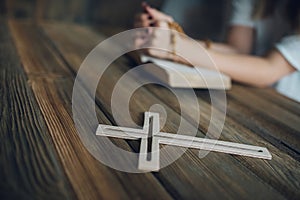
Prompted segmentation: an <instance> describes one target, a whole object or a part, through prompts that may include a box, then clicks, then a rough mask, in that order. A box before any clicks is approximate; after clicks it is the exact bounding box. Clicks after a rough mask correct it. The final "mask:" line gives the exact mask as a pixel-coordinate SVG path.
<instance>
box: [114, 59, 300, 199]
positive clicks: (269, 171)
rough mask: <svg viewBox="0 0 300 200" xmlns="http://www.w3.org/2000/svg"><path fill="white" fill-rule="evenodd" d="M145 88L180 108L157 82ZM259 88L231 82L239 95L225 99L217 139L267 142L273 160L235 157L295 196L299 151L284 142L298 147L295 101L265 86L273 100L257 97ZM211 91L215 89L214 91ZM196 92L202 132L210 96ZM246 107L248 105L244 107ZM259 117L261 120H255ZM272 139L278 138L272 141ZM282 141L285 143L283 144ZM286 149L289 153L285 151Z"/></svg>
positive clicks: (299, 184) (298, 184)
mask: <svg viewBox="0 0 300 200" xmlns="http://www.w3.org/2000/svg"><path fill="white" fill-rule="evenodd" d="M122 63H123V64H122ZM129 65H130V63H128V61H127V62H126V60H123V61H122V62H119V68H120V69H124V70H123V72H125V71H126V70H128V68H129V67H128V66H129ZM141 78H142V77H135V80H140V79H141ZM145 78H146V77H145ZM146 88H147V89H148V90H149V91H151V92H152V93H153V94H155V96H156V97H157V98H159V99H160V101H162V102H164V103H165V104H167V105H169V106H170V107H171V108H172V109H174V110H175V111H176V112H178V113H180V108H179V107H178V104H177V102H176V101H177V100H176V98H175V97H174V95H172V94H171V92H170V91H168V90H166V89H164V88H162V87H159V86H147V87H146ZM259 91H261V93H262V92H263V91H262V90H261V89H256V88H249V87H245V86H239V85H235V86H234V88H233V89H232V91H230V93H229V96H230V97H231V96H232V95H233V94H234V95H236V96H239V98H240V99H239V100H234V99H232V98H230V99H229V102H228V112H229V114H228V116H227V118H226V123H225V127H224V129H223V132H222V135H221V139H223V140H229V141H235V142H242V143H248V144H253V145H261V146H267V147H268V148H269V150H270V151H271V152H272V154H273V160H272V161H270V162H269V161H267V162H266V161H263V160H259V159H252V158H244V157H239V156H237V157H236V159H237V160H239V161H240V162H241V163H243V164H244V165H245V166H246V167H247V168H249V169H250V170H251V171H252V172H253V173H255V174H257V176H258V177H260V178H261V179H263V180H264V181H265V182H267V183H269V184H270V185H271V186H272V187H274V188H275V189H276V190H278V191H280V192H281V193H282V194H283V195H285V196H286V197H288V198H291V197H298V196H300V193H299V187H300V182H299V180H300V179H299V178H300V171H299V170H298V168H299V164H300V163H299V159H298V158H299V153H297V151H295V150H292V151H291V149H290V148H287V147H286V146H289V144H290V145H293V147H299V145H300V144H299V142H300V139H299V138H298V135H299V129H298V127H297V126H298V123H297V119H298V118H299V117H297V115H295V113H297V112H299V110H300V109H298V108H299V104H297V103H295V102H293V101H290V100H288V99H286V98H285V97H282V96H281V95H279V94H277V93H275V92H274V90H273V91H270V90H268V89H267V90H266V92H268V94H269V95H270V96H269V97H268V98H269V99H270V98H272V99H273V101H276V102H277V103H275V102H272V101H271V102H269V101H268V98H267V99H265V98H261V97H259V95H258V92H259ZM214 92H215V93H217V91H214ZM180 93H181V94H182V96H186V100H185V102H184V104H183V106H185V107H186V108H187V107H189V108H190V110H193V109H197V108H196V107H193V105H192V102H190V98H189V97H188V93H187V92H185V90H181V91H180ZM162 94H163V95H162ZM197 94H198V95H199V97H203V99H202V98H199V105H200V109H201V110H202V113H201V116H200V119H201V121H200V126H199V128H200V130H201V131H203V132H206V131H207V127H208V124H209V121H210V117H211V116H210V110H211V109H212V108H211V106H210V100H209V99H207V97H209V94H208V92H207V91H201V90H198V91H197ZM243 97H245V98H243ZM140 98H141V97H140ZM277 98H278V99H277ZM276 99H277V100H276ZM280 100H281V101H280ZM244 102H246V103H244ZM241 103H242V105H241ZM259 103H260V104H259ZM281 105H286V107H287V108H290V109H291V108H293V112H291V110H290V109H286V110H285V109H282V106H281ZM248 107H251V108H252V109H248ZM232 110H236V112H235V113H234V114H233V113H232ZM274 113H275V114H274ZM276 113H277V114H276ZM261 115H262V116H263V118H262V117H261ZM184 116H185V117H187V119H188V120H189V121H190V122H192V121H193V118H192V117H191V116H190V115H189V113H184ZM249 119H251V120H249ZM259 121H260V122H261V123H257V122H259ZM253 122H254V123H253ZM256 123H257V124H256ZM212 124H214V127H218V122H217V121H215V122H214V121H212ZM244 124H246V125H244ZM243 125H244V126H243ZM216 129H217V128H215V130H216ZM213 130H214V129H213ZM262 130H272V132H268V135H265V132H264V131H262ZM210 134H211V135H215V133H214V131H213V132H210ZM257 135H258V136H257ZM271 137H272V138H271ZM275 140H276V141H280V142H274V141H275ZM282 141H283V142H286V143H287V144H288V145H283V142H282ZM287 153H288V154H289V155H287ZM291 156H292V157H291Z"/></svg>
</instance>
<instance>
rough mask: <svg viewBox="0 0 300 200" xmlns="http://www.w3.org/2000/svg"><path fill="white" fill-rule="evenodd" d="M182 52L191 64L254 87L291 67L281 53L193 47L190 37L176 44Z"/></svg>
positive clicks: (271, 80)
mask: <svg viewBox="0 0 300 200" xmlns="http://www.w3.org/2000/svg"><path fill="white" fill-rule="evenodd" d="M178 45H180V47H179V48H180V49H181V50H182V53H183V52H189V53H188V54H186V59H187V60H188V61H189V62H191V63H192V64H193V65H195V66H199V67H205V68H210V69H216V68H217V70H219V71H221V72H222V73H224V74H227V75H229V76H230V77H231V78H232V79H233V80H235V81H238V82H242V83H246V84H249V85H253V86H257V87H266V86H268V85H271V84H273V83H275V82H276V81H278V80H279V79H280V78H282V77H283V76H285V75H287V74H289V73H291V72H292V71H293V70H294V69H293V68H292V67H291V66H290V65H289V63H287V61H286V60H285V59H284V58H283V57H282V55H281V54H280V53H279V52H277V51H273V52H272V53H271V54H270V56H268V57H257V56H250V55H245V54H236V53H222V52H218V51H216V50H214V49H209V50H205V49H203V48H202V50H201V48H199V46H198V47H197V46H196V45H195V44H194V42H193V41H191V40H188V39H186V40H181V42H180V43H179V44H178Z"/></svg>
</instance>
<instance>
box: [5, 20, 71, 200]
mask: <svg viewBox="0 0 300 200" xmlns="http://www.w3.org/2000/svg"><path fill="white" fill-rule="evenodd" d="M0 23H1V24H2V25H1V27H0V93H1V97H0V98H1V100H0V112H1V114H0V126H1V132H0V137H1V139H0V141H1V145H0V168H1V170H0V177H1V183H0V198H1V199H73V198H74V196H73V192H72V189H71V187H70V185H69V183H68V181H67V179H66V176H65V174H64V170H63V169H62V167H61V165H60V162H59V161H58V157H57V154H56V151H55V148H54V146H53V143H52V140H51V138H50V136H49V132H48V129H47V128H46V126H45V122H44V119H43V118H42V116H41V112H40V110H39V107H38V104H37V102H36V100H35V98H34V95H33V93H32V91H31V89H30V88H29V85H28V82H27V78H26V75H25V73H24V71H23V69H22V67H21V63H20V61H19V57H18V55H17V52H16V49H15V47H14V44H13V41H12V38H11V36H10V31H9V28H8V26H7V24H6V22H5V21H3V20H1V21H0Z"/></svg>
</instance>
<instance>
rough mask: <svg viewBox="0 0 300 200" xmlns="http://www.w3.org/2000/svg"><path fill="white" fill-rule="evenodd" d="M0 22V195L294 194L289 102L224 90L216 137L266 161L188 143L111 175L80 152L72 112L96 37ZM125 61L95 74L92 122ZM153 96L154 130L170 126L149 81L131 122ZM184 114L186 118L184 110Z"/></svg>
mask: <svg viewBox="0 0 300 200" xmlns="http://www.w3.org/2000/svg"><path fill="white" fill-rule="evenodd" d="M1 24H2V25H1V27H0V48H1V49H0V63H1V67H0V69H1V71H0V76H1V79H0V80H1V87H0V90H1V101H0V102H1V134H0V136H1V154H0V155H1V156H0V164H1V167H0V168H1V170H0V177H1V187H0V192H1V197H6V198H8V199H12V198H18V199H54V198H55V199H217V198H226V199H240V198H242V199H254V198H256V199H299V198H300V162H299V161H300V154H299V152H300V118H299V116H300V104H299V103H296V102H294V101H292V100H289V99H287V98H286V97H283V96H281V95H279V94H277V93H276V92H275V91H274V90H273V89H255V88H251V87H247V86H242V85H238V84H234V85H233V88H232V89H231V90H230V91H228V92H227V101H228V102H227V117H226V121H225V125H224V129H223V132H222V135H221V138H220V139H222V140H226V141H232V142H239V143H246V144H252V145H259V146H265V147H267V148H268V149H269V151H270V152H271V154H272V156H273V159H272V160H262V159H255V158H249V157H243V156H233V155H228V154H222V153H213V152H211V153H209V154H208V155H207V156H206V157H205V158H202V159H200V158H199V157H198V152H197V151H195V150H188V151H187V152H186V153H185V154H184V155H183V156H182V157H181V158H179V159H178V160H177V161H176V162H174V163H172V164H171V165H169V166H167V167H165V168H163V169H161V170H160V171H159V172H158V173H144V174H130V173H125V172H120V171H117V170H114V169H111V168H109V167H107V166H105V165H103V164H102V163H101V162H99V161H97V160H96V159H94V158H93V157H92V156H91V155H90V153H89V152H88V151H87V150H86V148H85V147H84V146H83V144H82V143H81V141H80V139H79V137H78V135H77V133H76V129H75V126H74V123H73V119H72V107H71V101H72V87H73V83H74V79H75V75H76V71H77V70H78V68H79V66H80V64H81V62H82V61H83V59H84V58H85V57H86V56H87V54H88V53H89V51H90V50H91V49H93V47H94V46H95V45H96V44H98V43H99V42H100V41H102V40H103V39H105V38H106V37H105V36H103V35H102V34H101V33H99V31H95V30H93V29H91V28H89V27H84V26H79V25H74V24H73V25H72V24H62V23H46V22H41V23H39V24H38V25H37V24H36V23H33V22H31V21H16V20H8V21H5V20H2V21H1ZM103 30H104V29H103ZM100 32H101V30H100ZM130 66H132V63H131V62H130V61H129V60H128V59H126V58H120V59H118V60H117V61H116V62H114V63H113V64H112V66H110V67H109V70H108V71H107V75H106V76H105V77H103V78H102V81H103V84H104V85H105V86H106V90H101V89H100V90H97V93H96V112H97V114H98V119H99V122H100V123H103V124H114V120H113V119H112V115H111V109H110V107H109V101H110V96H111V93H110V92H109V91H111V89H112V87H113V86H114V84H115V83H116V81H117V80H118V79H119V78H120V77H121V76H122V74H124V73H125V72H126V71H127V70H128V69H129V68H130ZM131 81H132V82H134V81H138V80H136V79H132V80H131ZM128 84H131V83H128ZM180 92H181V93H182V94H184V92H185V91H184V90H181V91H180ZM196 94H197V98H198V101H199V104H200V105H201V109H202V112H201V120H200V123H199V126H198V129H199V133H200V136H201V135H202V136H203V133H205V132H206V130H207V128H208V124H209V121H210V114H211V105H210V98H209V95H208V91H206V90H196ZM155 103H160V104H161V105H164V107H165V109H166V111H167V113H168V119H167V122H166V125H165V127H164V129H163V130H164V131H167V132H176V128H177V126H178V122H179V120H180V108H179V106H178V103H176V98H175V97H174V95H172V94H171V93H170V91H169V90H167V89H165V88H163V87H161V86H158V85H147V86H144V87H142V88H140V89H139V90H138V91H137V92H136V93H135V94H134V95H133V97H132V98H131V105H132V106H131V110H130V111H131V115H132V118H133V119H134V120H135V121H136V122H137V123H139V124H141V123H142V122H143V112H145V111H147V110H148V109H149V107H150V106H151V105H153V104H155ZM187 103H188V99H187ZM190 106H191V108H192V106H193V105H190ZM216 109H218V108H216ZM185 120H187V121H189V122H191V124H193V119H191V118H189V115H188V113H186V115H185ZM124 123H126V121H124ZM212 123H213V125H215V126H217V125H218V124H214V122H212ZM128 126H130V124H128ZM212 134H213V133H212ZM112 141H113V142H114V143H115V144H116V145H117V146H120V147H122V148H123V149H126V150H128V151H134V152H137V151H138V144H139V142H138V141H126V140H122V139H112Z"/></svg>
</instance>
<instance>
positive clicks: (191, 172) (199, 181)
mask: <svg viewBox="0 0 300 200" xmlns="http://www.w3.org/2000/svg"><path fill="white" fill-rule="evenodd" d="M45 27H46V28H45V31H46V33H47V34H48V35H49V36H50V38H51V39H52V40H53V41H54V43H55V44H56V46H57V48H58V49H59V50H60V51H61V53H62V55H63V56H64V57H65V59H66V61H67V62H68V63H69V64H70V66H71V67H72V68H73V70H74V71H75V72H76V71H77V69H78V67H79V66H80V64H81V60H82V59H83V58H84V57H85V55H86V54H87V53H88V51H89V50H91V48H92V47H93V46H94V45H95V44H97V43H96V42H97V41H98V40H99V36H97V35H96V36H95V37H94V35H95V34H94V33H93V32H90V33H89V31H88V30H85V29H81V30H82V31H81V32H78V31H73V33H74V34H72V36H69V35H68V33H67V31H66V30H74V29H76V28H74V29H73V28H72V27H68V28H67V29H66V27H63V26H59V25H52V26H51V25H46V26H45ZM76 30H78V29H76ZM58 36H59V37H58ZM79 38H81V40H82V41H85V42H81V43H79V42H76V41H78V40H79ZM92 38H94V43H93V42H92V41H91V40H92ZM71 47H72V48H71ZM78 49H80V51H78ZM83 49H85V51H86V53H81V51H82V50H83ZM70 51H71V52H73V54H72V56H70V55H69V53H70ZM76 54H77V57H78V59H77V60H75V59H74V55H76ZM99 56H101V55H100V54H99ZM122 67H124V66H123V65H120V63H117V64H116V65H113V66H111V68H110V69H109V70H108V71H107V76H106V77H107V78H105V77H103V79H102V81H103V82H102V84H103V85H105V86H106V88H105V90H102V91H105V92H102V93H101V89H99V90H98V93H97V97H98V98H99V101H100V103H101V104H102V106H103V107H104V108H106V111H107V112H108V115H110V114H111V113H110V109H109V99H110V92H109V91H111V89H112V88H113V86H114V83H115V82H116V81H117V80H118V78H119V77H120V76H121V75H122V74H123V73H124V70H120V68H122ZM91 74H92V72H91ZM133 80H134V79H133ZM128 84H130V83H128ZM100 85H101V82H100ZM102 89H103V88H102ZM132 101H133V104H134V105H135V110H131V114H132V117H133V118H134V119H135V120H136V121H137V122H140V121H139V119H140V116H141V115H140V113H142V112H143V111H145V110H147V109H148V108H149V107H150V106H151V105H152V104H154V103H161V100H159V99H157V98H156V97H155V96H153V95H152V94H151V93H149V91H147V90H145V88H142V89H141V91H140V93H139V92H138V93H136V94H135V95H134V97H132ZM162 105H164V104H162ZM164 106H165V108H166V109H167V111H168V113H169V114H170V115H168V117H170V119H171V120H170V121H169V122H168V124H167V126H166V127H165V129H164V130H167V131H170V132H174V131H175V127H174V124H175V125H176V124H177V123H176V121H177V120H178V119H179V118H180V117H179V115H178V114H176V113H175V112H174V111H172V109H170V108H169V107H168V106H167V105H164ZM124 120H125V121H124V122H123V123H124V124H126V123H129V122H128V121H126V119H124ZM132 145H133V147H134V144H132ZM220 159H221V157H220V156H219V155H216V154H211V155H209V157H207V158H205V159H204V160H200V159H198V157H197V154H195V153H194V152H191V151H188V152H187V154H186V155H184V156H183V157H182V158H180V159H178V160H177V161H176V162H175V163H173V164H172V165H171V166H169V167H167V168H165V169H163V170H161V171H160V172H159V173H158V174H157V175H156V176H157V177H158V179H159V180H160V181H161V182H162V183H163V184H164V186H165V187H166V188H167V189H168V191H170V192H171V194H172V195H173V196H176V197H182V198H183V197H186V198H187V197H190V198H192V197H194V198H196V197H203V198H213V197H232V198H234V197H235V198H237V196H239V195H242V194H243V197H244V198H247V195H246V194H248V197H249V198H250V196H251V195H250V196H249V194H251V193H253V192H254V193H256V194H257V190H259V188H260V187H266V188H269V186H268V185H264V186H263V185H261V186H258V185H256V184H261V183H262V182H261V180H260V179H259V178H257V176H256V175H254V174H252V173H251V171H248V169H247V168H245V167H243V166H242V165H240V164H239V162H237V161H236V160H234V159H232V157H231V156H228V155H222V161H223V162H224V163H225V164H224V163H220V162H219V161H220ZM187 163H188V164H187ZM226 166H227V167H228V166H230V168H229V169H228V168H227V169H226ZM221 174H222V175H221ZM224 174H226V175H225V176H224ZM239 174H240V175H239ZM237 177H240V178H242V179H239V178H238V179H236V178H237ZM252 180H254V182H255V183H256V184H251V181H252ZM246 183H247V184H246ZM246 185H247V186H246ZM199 188H205V189H206V190H207V191H208V193H203V192H201V190H199ZM212 191H215V192H212ZM268 191H269V192H268ZM270 191H272V192H271V193H272V194H275V193H276V192H275V190H272V189H271V188H269V189H267V190H265V191H264V192H262V193H260V195H262V196H263V195H272V194H270ZM236 195H237V196H236ZM277 195H278V196H277V197H278V198H279V197H280V195H279V194H277ZM262 196H259V197H258V198H263V197H262Z"/></svg>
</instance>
